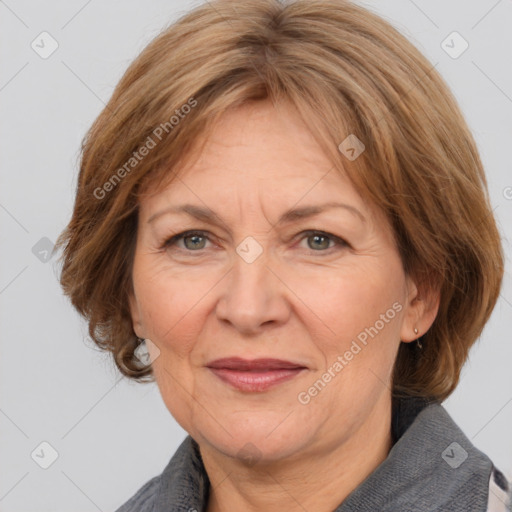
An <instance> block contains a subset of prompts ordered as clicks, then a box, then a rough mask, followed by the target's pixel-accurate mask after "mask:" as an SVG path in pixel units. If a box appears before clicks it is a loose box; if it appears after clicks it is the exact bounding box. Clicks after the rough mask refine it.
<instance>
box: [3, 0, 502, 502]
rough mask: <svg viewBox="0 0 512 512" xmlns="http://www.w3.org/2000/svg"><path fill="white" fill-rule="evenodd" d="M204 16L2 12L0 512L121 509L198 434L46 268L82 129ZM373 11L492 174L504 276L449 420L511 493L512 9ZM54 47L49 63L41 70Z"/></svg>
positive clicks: (401, 5) (116, 9)
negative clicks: (144, 62)
mask: <svg viewBox="0 0 512 512" xmlns="http://www.w3.org/2000/svg"><path fill="white" fill-rule="evenodd" d="M197 4H198V3H197V2H188V1H170V0H151V1H144V2H143V1H135V0H122V1H121V0H89V1H86V0H66V1H63V0H61V1H56V0H53V1H50V2H36V1H35V0H31V1H28V0H6V1H0V54H1V68H0V102H1V117H0V135H1V149H0V151H1V158H2V160H1V186H0V226H1V240H0V244H1V245H0V247H1V249H2V251H1V266H0V322H1V343H2V348H1V358H0V390H1V392H0V432H1V435H0V461H1V462H0V470H1V472H0V475H1V478H0V510H1V511H5V512H7V511H8V512H28V511H38V512H45V511H54V512H69V511H70V510H73V511H74V512H89V511H95V510H100V511H105V512H106V511H111V510H115V509H116V508H117V507H118V506H119V505H120V504H121V503H123V502H124V501H126V500H127V499H128V498H129V497H130V496H131V495H132V494H134V493H135V492H136V491H137V490H138V489H139V487H140V486H141V485H142V484H143V483H145V482H146V481H147V480H148V479H149V478H151V477H152V476H155V475H157V474H158V473H160V472H161V471H162V469H163V468H164V466H165V465H166V464H167V462H168V461H169V459H170V457H171V456H172V454H173V453H174V451H175V450H176V448H177V446H178V445H179V444H180V443H181V441H182V440H183V439H184V437H185V435H186V433H185V432H184V431H183V430H182V429H181V427H179V426H178V425H177V424H176V422H175V421H174V420H173V418H172V417H171V415H170V414H169V413H168V411H167V409H166V408H165V406H164V405H163V402H162V400H161V398H160V395H159V392H158V390H157V388H156V386H155V385H154V384H150V385H141V384H136V383H131V382H129V381H127V380H126V379H124V378H121V376H120V374H119V373H117V371H116V370H115V369H114V366H113V363H112V362H111V361H110V359H109V358H108V357H106V356H105V355H104V354H102V353H100V352H99V351H98V350H96V349H95V348H94V347H93V346H92V344H91V342H90V339H89V337H88V335H87V329H86V324H85V322H84V321H83V320H81V319H80V318H79V316H78V315H77V314H76V312H75V311H74V310H73V309H72V307H71V306H70V304H69V303H68V301H67V299H66V298H65V297H64V296H63V294H62V292H61V289H60V287H59V284H58V281H57V278H58V272H59V268H58V265H57V264H56V258H55V257H54V258H53V259H50V260H49V261H47V255H48V250H49V249H51V246H52V243H53V242H55V240H56V239H57V236H58V235H59V233H60V232H61V230H62V229H63V228H64V226H65V225H66V223H67V221H68V220H69V217H70V214H71V210H72V205H73V200H74V189H75V184H76V175H77V163H78V157H79V148H80V142H81V139H82V137H83V136H84V134H85V132H86V130H87V129H88V127H89V126H90V125H91V123H92V122H93V120H94V119H95V118H96V116H97V115H98V114H99V113H100V111H101V109H102V108H103V107H104V104H105V103H106V102H107V100H108V99H109V97H110V95H111V94H112V91H113V88H114V86H115V84H116V83H117V82H118V80H119V79H120V77H121V76H122V74H123V72H124V70H125V69H126V67H127V66H128V64H129V63H130V62H131V60H133V58H134V57H135V56H136V55H137V54H138V53H139V52H140V51H141V50H142V48H143V47H144V46H145V45H146V44H147V43H148V42H149V41H150V40H151V39H152V38H153V37H154V36H156V35H157V34H158V32H159V31H160V30H161V29H162V28H164V27H165V26H167V25H168V24H169V23H170V22H172V21H173V20H174V19H176V18H177V17H178V16H179V15H181V14H183V13H184V12H185V11H188V10H190V9H191V8H192V7H194V6H195V5H197ZM365 5H367V6H369V7H370V8H371V9H373V10H375V11H377V12H379V13H380V14H381V15H382V16H384V17H385V18H386V19H388V20H389V21H390V22H391V23H392V24H393V25H394V26H396V27H397V28H398V29H399V30H401V31H402V32H403V33H404V34H405V35H406V36H407V37H408V38H409V39H410V40H411V41H412V42H414V43H415V44H416V45H417V46H418V47H419V48H420V50H421V51H423V52H424V53H425V54H426V56H427V57H428V58H429V59H430V60H431V62H432V63H433V64H436V66H437V69H438V70H439V71H440V73H441V74H442V75H443V76H444V78H445V79H446V80H447V82H448V84H449V85H450V87H451V88H452V90H453V91H454V93H455V95H456V97H457V99H458V101H459V102H460V105H461V108H462V110H463V112H464V114H465V115H466V118H467V120H468V123H469V125H470V127H471V129H472V131H473V133H474V136H475V139H476V141H477V143H478V146H479V149H480V151H481V155H482V158H483V161H484V164H485V167H486V171H487V176H488V181H489V191H490V196H491V200H492V204H493V208H494V212H495V215H496V218H497V220H498V222H499V225H500V229H501V233H502V236H503V243H504V248H505V251H506V253H507V273H506V275H505V280H504V285H503V289H502V293H501V296H500V299H499V302H498V304H497V306H496V308H495V311H494V313H493V316H492V318H491V320H490V322H489V323H488V325H487V327H486V329H485V331H484V333H483V335H482V337H481V340H480V341H479V343H478V345H477V346H476V347H475V348H474V349H473V350H472V352H471V357H470V360H469V362H468V364H467V365H466V367H465V369H464V372H463V377H462V381H461V383H460V386H459V387H458V389H457V391H456V392H455V393H454V394H453V395H452V397H450V399H449V400H448V401H447V402H445V405H446V407H447V409H448V411H449V412H450V413H451V414H452V416H453V417H454V419H455V421H456V422H457V423H458V424H459V425H460V427H461V428H462V429H463V430H464V432H465V433H466V435H467V436H468V437H469V438H470V439H471V440H472V441H473V443H475V445H476V446H477V447H478V448H480V449H481V450H483V451H484V452H486V453H487V454H488V455H489V456H490V457H491V458H492V459H493V461H494V462H495V464H496V465H497V466H498V467H499V468H501V469H502V470H503V471H504V472H505V473H506V474H507V475H508V476H509V478H510V477H512V343H511V340H510V332H511V329H512V320H511V318H512V289H511V280H510V242H509V241H510V239H511V235H512V222H511V221H512V188H511V187H512V172H511V171H512V169H511V158H510V149H511V143H512V138H511V136H512V71H511V62H512V59H511V57H512V31H510V26H511V25H512V2H511V1H510V0H500V1H497V0H472V1H467V0H450V1H446V0H428V1H427V0H415V1H412V0H387V1H385V2H384V1H382V0H381V1H377V0H372V1H367V2H365ZM454 31H456V32H458V34H460V36H461V37H462V38H463V40H462V39H460V38H459V36H453V34H452V33H453V32H454ZM42 32H47V33H48V34H49V36H48V35H43V36H40V34H41V33H42ZM449 36H450V37H451V39H448V41H452V40H453V41H454V43H450V44H449V45H450V46H455V49H456V50H457V49H458V50H460V49H461V48H462V46H460V45H461V44H462V45H465V43H464V41H467V44H468V45H469V47H468V48H467V50H466V51H465V52H464V53H462V54H461V55H460V56H458V57H457V58H453V55H449V54H448V53H447V51H445V48H443V41H445V40H446V38H447V37H449ZM454 37H455V38H456V39H453V38H454ZM41 38H45V39H44V41H45V42H44V43H41V42H40V41H41ZM33 41H35V42H34V43H33ZM38 41H39V43H38ZM37 44H39V47H38V46H37ZM56 44H58V47H57V49H56V50H55V51H54V52H53V53H52V54H51V55H50V56H47V58H43V57H42V56H41V53H44V52H49V51H50V50H51V49H52V45H56ZM444 44H445V45H446V43H444ZM33 46H35V48H37V51H36V49H35V48H33ZM453 51H454V50H453V49H452V53H453ZM43 442H45V443H48V444H43V445H41V443H43ZM55 457H57V458H56V460H55V461H54V462H53V464H51V465H50V466H49V467H48V468H47V469H43V468H42V467H41V465H44V464H47V463H49V462H52V460H53V459H55Z"/></svg>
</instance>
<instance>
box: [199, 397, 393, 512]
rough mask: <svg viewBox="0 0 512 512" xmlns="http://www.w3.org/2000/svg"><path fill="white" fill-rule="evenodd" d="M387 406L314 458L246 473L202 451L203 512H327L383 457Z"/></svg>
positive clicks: (237, 464)
mask: <svg viewBox="0 0 512 512" xmlns="http://www.w3.org/2000/svg"><path fill="white" fill-rule="evenodd" d="M391 445H392V438H391V402H390V400H389V398H388V400H383V401H382V403H380V404H377V405H376V406H375V408H374V410H373V412H372V413H371V415H370V417H368V418H367V421H366V422H365V423H364V424H363V425H361V426H360V428H359V429H358V430H357V432H354V433H353V434H352V435H351V436H350V438H349V439H347V440H345V441H343V442H338V443H337V444H336V443H334V444H332V443H331V444H329V445H328V446H327V444H326V445H324V447H323V449H322V450H316V452H315V455H314V456H311V455H310V454H307V455H304V456H303V457H300V456H296V457H293V458H288V459H285V460H281V461H277V462H273V463H268V464H258V465H255V466H253V467H248V466H247V465H245V464H244V463H243V462H241V461H239V460H237V459H233V458H230V457H226V456H224V455H223V454H218V453H215V452H214V451H210V450H207V449H206V450H205V449H203V448H201V454H202V458H203V462H204V465H205V469H206V472H207V474H208V477H209V480H210V494H209V499H208V506H207V509H206V511H207V512H220V511H225V510H245V511H247V512H256V511H261V510H265V511H266V512H274V511H275V512H277V511H279V512H282V510H287V511H290V512H295V511H297V512H299V511H300V512H304V510H315V511H317V512H332V511H333V510H335V509H336V508H337V507H338V506H339V505H340V504H341V503H342V502H343V501H344V500H345V498H346V497H347V496H348V495H349V494H350V493H351V492H352V491H353V490H354V489H355V488H356V487H357V486H358V485H359V484H360V483H362V482H363V480H365V479H366V477H367V476H368V475H369V474H370V473H371V472H372V471H373V470H374V469H375V468H376V467H377V466H378V465H379V464H380V463H381V462H382V461H384V459H385V458H386V457H387V455H388V453H389V450H390V449H391Z"/></svg>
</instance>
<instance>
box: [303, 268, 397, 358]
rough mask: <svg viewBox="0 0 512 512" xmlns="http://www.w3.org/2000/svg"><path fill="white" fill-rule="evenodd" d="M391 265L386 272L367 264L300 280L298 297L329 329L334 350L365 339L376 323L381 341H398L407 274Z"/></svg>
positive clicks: (326, 331)
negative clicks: (365, 335)
mask: <svg viewBox="0 0 512 512" xmlns="http://www.w3.org/2000/svg"><path fill="white" fill-rule="evenodd" d="M372 263H373V262H372ZM388 263H389V265H388V266H386V268H381V266H380V265H370V264H367V265H359V266H357V267H355V266H354V267H352V268H350V269H348V270H346V271H343V272H326V273H325V275H324V276H321V275H320V274H319V275H317V276H316V278H313V277H312V276H308V277H304V276H301V277H300V278H298V279H297V283H296V286H295V287H294V290H297V296H298V297H300V298H301V299H302V300H303V302H304V303H305V304H306V305H307V306H308V307H309V308H310V310H311V311H312V312H313V313H314V315H315V316H316V318H317V322H318V319H319V320H320V323H321V324H322V325H323V326H324V327H325V329H323V331H324V333H325V335H326V337H327V339H328V340H331V342H332V344H333V348H336V349H341V348H343V346H345V345H346V344H347V343H348V344H350V342H351V340H353V339H356V338H357V336H358V335H359V334H361V333H363V334H362V335H361V337H362V338H364V333H365V332H367V331H366V330H365V329H368V328H371V327H372V326H374V325H375V324H376V323H377V328H378V330H379V331H381V332H379V336H380V338H383V337H390V338H392V339H394V338H396V334H397V332H399V324H400V322H399V318H400V310H401V309H402V308H403V300H404V298H403V292H402V290H403V287H402V282H403V272H402V271H401V268H400V267H399V266H397V265H396V264H395V262H393V261H390V262H388ZM327 274H328V275H327ZM312 283H314V286H313V285H312ZM381 315H384V320H381ZM383 322H384V324H383ZM372 332H374V331H372Z"/></svg>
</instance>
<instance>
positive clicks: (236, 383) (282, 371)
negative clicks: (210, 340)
mask: <svg viewBox="0 0 512 512" xmlns="http://www.w3.org/2000/svg"><path fill="white" fill-rule="evenodd" d="M207 367H208V368H210V370H211V371H212V372H213V373H214V374H215V375H216V376H217V377H219V379H221V380H222V381H224V382H226V383H227V384H230V385H231V386H233V387H234V388H236V389H238V390H240V391H247V392H261V391H266V390H267V389H270V388H271V387H274V386H277V385H278V384H281V383H283V382H286V381H289V380H290V379H293V378H294V377H296V376H297V375H298V374H299V373H301V372H302V371H303V370H306V367H305V366H304V365H302V364H300V363H295V362H292V361H285V360H283V359H271V358H264V359H253V360H248V359H242V358H240V357H228V358H223V359H216V360H215V361H212V362H211V363H209V364H207Z"/></svg>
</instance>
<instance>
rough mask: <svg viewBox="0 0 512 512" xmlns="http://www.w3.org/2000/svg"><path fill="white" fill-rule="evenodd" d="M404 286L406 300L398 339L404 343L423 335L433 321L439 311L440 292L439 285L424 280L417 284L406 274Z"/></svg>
mask: <svg viewBox="0 0 512 512" xmlns="http://www.w3.org/2000/svg"><path fill="white" fill-rule="evenodd" d="M406 286H407V300H406V304H405V308H404V309H405V312H404V316H403V321H402V327H401V331H400V339H401V340H402V341H403V342H405V343H410V342H411V341H415V340H417V339H418V338H419V337H420V336H423V334H425V333H426V332H427V331H428V330H429V329H430V327H431V325H432V324H433V323H434V320H435V318H436V316H437V312H438V311H439V301H440V297H441V293H440V289H439V286H436V285H434V284H432V283H427V282H426V281H423V282H421V283H418V284H417V283H416V281H415V280H414V279H413V278H412V277H410V276H407V285H406ZM415 329H417V331H418V332H416V331H415Z"/></svg>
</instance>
